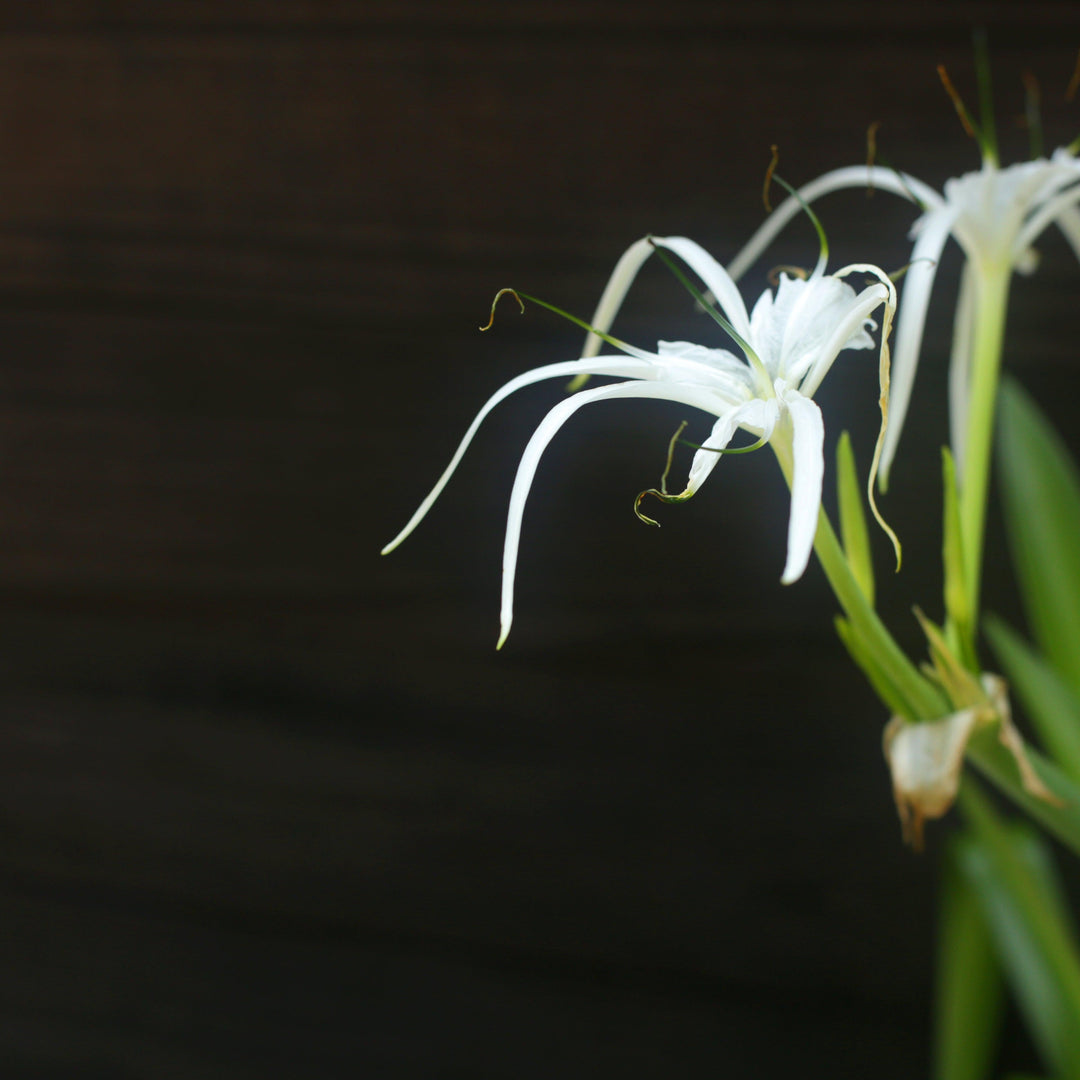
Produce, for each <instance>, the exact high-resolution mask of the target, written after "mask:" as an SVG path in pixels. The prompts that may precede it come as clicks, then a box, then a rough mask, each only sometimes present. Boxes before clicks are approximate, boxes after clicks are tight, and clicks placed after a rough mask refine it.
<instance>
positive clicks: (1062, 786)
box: [967, 730, 1080, 855]
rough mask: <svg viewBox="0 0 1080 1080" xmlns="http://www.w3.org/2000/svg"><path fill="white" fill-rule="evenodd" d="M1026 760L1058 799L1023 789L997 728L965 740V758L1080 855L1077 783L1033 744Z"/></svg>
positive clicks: (1079, 786) (1011, 758) (1012, 760)
mask: <svg viewBox="0 0 1080 1080" xmlns="http://www.w3.org/2000/svg"><path fill="white" fill-rule="evenodd" d="M1027 757H1028V761H1030V762H1031V765H1032V767H1033V768H1034V769H1035V771H1036V772H1037V773H1038V774H1039V776H1040V777H1041V779H1042V781H1043V783H1045V784H1046V786H1047V787H1048V788H1050V790H1051V791H1053V792H1055V793H1056V794H1057V795H1058V796H1059V798H1060V802H1057V803H1052V802H1047V801H1046V800H1045V799H1040V798H1038V797H1037V796H1035V795H1030V794H1028V792H1026V791H1025V790H1024V785H1023V784H1022V783H1021V780H1020V773H1019V771H1018V770H1017V767H1016V761H1015V759H1014V758H1013V756H1012V754H1010V753H1009V751H1008V750H1006V749H1005V747H1004V746H1002V745H1001V743H1000V742H999V741H998V737H997V734H996V732H994V731H993V730H986V731H981V732H977V733H976V734H975V735H974V737H973V738H972V740H971V742H969V743H968V747H967V760H968V761H969V762H970V763H971V764H972V765H974V766H975V768H977V769H978V770H979V772H981V773H982V774H983V776H985V777H986V778H987V779H988V780H989V781H991V783H993V784H994V785H995V787H997V789H998V790H999V791H1001V792H1002V793H1003V794H1005V795H1007V796H1008V797H1009V798H1010V799H1012V800H1013V802H1015V803H1016V804H1017V805H1018V806H1020V807H1021V808H1022V809H1023V810H1024V812H1025V813H1026V814H1027V815H1028V816H1029V817H1031V818H1034V820H1035V821H1037V822H1038V823H1039V824H1040V825H1042V827H1043V828H1044V829H1046V831H1047V832H1049V833H1050V834H1051V835H1052V836H1056V837H1057V838H1058V839H1059V840H1060V841H1061V842H1062V843H1063V844H1064V845H1065V846H1066V847H1068V848H1070V849H1071V850H1072V851H1073V852H1075V853H1076V854H1077V855H1080V784H1076V783H1074V782H1073V781H1072V780H1070V779H1069V777H1068V776H1066V774H1065V773H1064V772H1062V771H1061V769H1059V768H1058V767H1057V766H1056V765H1055V764H1054V763H1053V762H1051V761H1049V760H1047V758H1045V757H1044V756H1043V755H1042V754H1040V753H1039V752H1038V751H1037V750H1035V749H1034V748H1033V747H1030V746H1029V747H1028V748H1027Z"/></svg>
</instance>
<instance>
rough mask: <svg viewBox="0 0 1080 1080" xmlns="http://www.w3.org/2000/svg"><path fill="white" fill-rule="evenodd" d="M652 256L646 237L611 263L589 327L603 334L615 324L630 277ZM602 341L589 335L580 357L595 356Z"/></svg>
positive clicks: (631, 280) (595, 335)
mask: <svg viewBox="0 0 1080 1080" xmlns="http://www.w3.org/2000/svg"><path fill="white" fill-rule="evenodd" d="M652 253H653V246H652V244H650V243H649V240H648V237H643V238H642V239H641V240H636V241H635V242H634V243H632V244H631V245H630V246H629V247H628V248H627V249H626V250H625V251H624V252H623V253H622V255H621V257H620V258H619V261H618V262H617V263H616V264H615V269H614V270H612V272H611V277H610V278H608V283H607V285H605V286H604V291H603V293H602V294H601V295H600V302H599V303H598V304H597V305H596V312H595V313H594V315H593V317H592V325H593V326H594V327H595V328H596V329H597V330H599V331H600V333H602V334H604V333H607V331H608V330H610V329H611V324H612V323H613V322H614V321H615V316H616V315H617V314H618V313H619V308H620V307H621V306H622V302H623V300H624V299H625V297H626V294H627V291H628V290H629V289H630V286H631V285H632V284H633V282H634V278H636V277H637V275H638V271H639V270H640V269H641V267H642V265H643V264H644V263H645V260H646V259H647V258H648V257H649V256H650V255H651V254H652ZM602 342H603V338H601V337H600V336H599V335H598V334H593V333H590V334H589V335H588V336H587V337H586V338H585V345H584V347H583V348H582V350H581V355H582V357H584V358H586V359H587V358H588V357H590V356H595V355H596V354H597V353H598V352H599V351H600V345H601V343H602Z"/></svg>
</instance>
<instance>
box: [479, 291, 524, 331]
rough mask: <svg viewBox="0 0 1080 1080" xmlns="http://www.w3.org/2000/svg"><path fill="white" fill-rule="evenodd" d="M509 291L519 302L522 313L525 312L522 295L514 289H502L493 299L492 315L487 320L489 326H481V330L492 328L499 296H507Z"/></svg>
mask: <svg viewBox="0 0 1080 1080" xmlns="http://www.w3.org/2000/svg"><path fill="white" fill-rule="evenodd" d="M507 293H509V294H510V295H511V296H512V297H513V298H514V299H515V300H516V301H517V302H518V306H519V307H520V308H521V314H522V315H524V314H525V302H524V301H523V300H522V299H521V297H520V296H518V294H517V292H516V291H515V290H514V289H500V290H499V291H498V292H497V293H496V294H495V299H494V300H492V301H491V317H490V318H489V319H488V321H487V326H481V327H480V330H481V332H483V331H484V330H490V329H491V327H492V325H493V323H494V322H495V306H496V304H498V302H499V297H501V296H505V295H506V294H507Z"/></svg>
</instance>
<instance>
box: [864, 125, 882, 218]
mask: <svg viewBox="0 0 1080 1080" xmlns="http://www.w3.org/2000/svg"><path fill="white" fill-rule="evenodd" d="M879 127H881V121H880V120H875V121H874V122H873V123H872V124H871V125H870V126H869V127H868V128H867V129H866V197H867V198H868V199H869V198H870V197H871V196H872V195H873V194H874V159H875V158H876V157H877V133H878V128H879Z"/></svg>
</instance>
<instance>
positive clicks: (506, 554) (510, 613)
mask: <svg viewBox="0 0 1080 1080" xmlns="http://www.w3.org/2000/svg"><path fill="white" fill-rule="evenodd" d="M635 397H637V398H660V399H663V400H667V401H676V402H679V403H681V404H683V405H689V406H691V407H692V408H698V409H704V410H705V411H707V412H712V411H713V405H714V403H715V399H714V398H713V397H711V396H710V395H709V393H708V392H707V391H705V390H703V389H701V388H700V387H693V386H681V385H679V384H678V383H669V382H621V383H615V384H613V385H611V386H598V387H596V388H595V389H593V390H582V391H581V392H580V393H577V394H573V395H572V396H570V397H568V398H566V399H564V400H563V401H560V402H559V404H558V405H556V406H555V408H553V409H552V410H551V411H550V412H549V413H548V414H547V416H545V417H544V419H543V420H542V421H541V422H540V425H539V426H538V427H537V429H536V430H535V431H534V432H533V434H532V438H530V439H529V442H528V445H527V446H526V447H525V452H524V453H523V454H522V455H521V461H520V462H519V463H518V469H517V475H516V476H515V477H514V488H513V491H512V492H511V493H510V509H509V512H508V513H507V518H506V541H505V543H504V545H503V579H502V609H501V613H500V632H499V642H498V645H497V646H496V647H497V648H502V645H503V642H504V641H506V638H507V635H508V634H509V633H510V626H511V624H512V623H513V621H514V577H515V574H516V572H517V555H518V545H519V544H520V541H521V520H522V517H523V515H524V513H525V502H526V500H527V499H528V497H529V489H530V488H531V487H532V482H533V478H534V477H535V476H536V468H537V466H538V465H539V463H540V457H541V455H542V454H543V453H544V450H545V449H546V448H547V445H548V443H549V442H551V440H552V439H553V438H554V436H555V434H556V432H557V431H558V430H559V428H561V427H562V425H563V424H565V423H566V421H567V420H569V419H570V417H571V416H573V414H574V413H575V412H577V410H578V409H580V408H582V407H583V406H585V405H589V404H591V403H592V402H594V401H603V400H604V399H606V398H635Z"/></svg>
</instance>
